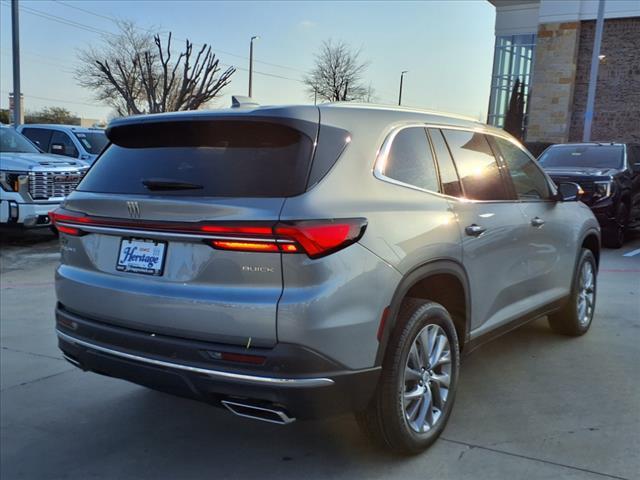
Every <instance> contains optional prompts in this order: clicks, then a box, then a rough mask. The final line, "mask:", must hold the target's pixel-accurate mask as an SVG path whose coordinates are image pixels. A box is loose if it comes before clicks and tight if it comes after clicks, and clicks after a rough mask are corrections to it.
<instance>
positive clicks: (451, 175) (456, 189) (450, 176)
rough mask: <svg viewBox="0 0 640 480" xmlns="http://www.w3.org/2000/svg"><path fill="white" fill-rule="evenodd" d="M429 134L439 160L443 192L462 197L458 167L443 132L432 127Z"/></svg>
mask: <svg viewBox="0 0 640 480" xmlns="http://www.w3.org/2000/svg"><path fill="white" fill-rule="evenodd" d="M429 136H430V137H431V144H432V145H433V149H434V151H435V152H436V161H437V162H438V169H439V170H440V183H441V184H442V193H444V194H445V195H450V196H452V197H461V196H462V187H461V186H460V179H459V178H458V173H457V172H456V167H455V165H454V164H453V159H452V158H451V154H450V153H449V148H447V144H446V142H445V141H444V137H443V136H442V132H441V131H440V130H438V129H437V128H430V129H429Z"/></svg>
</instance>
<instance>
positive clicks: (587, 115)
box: [582, 0, 604, 142]
mask: <svg viewBox="0 0 640 480" xmlns="http://www.w3.org/2000/svg"><path fill="white" fill-rule="evenodd" d="M603 28H604V0H600V2H599V3H598V17H597V19H596V37H595V39H594V40H593V54H592V55H591V72H589V89H588V90H587V107H586V108H585V111H584V129H583V130H582V141H583V142H590V141H591V125H592V124H593V110H594V105H595V103H596V85H597V83H598V67H599V66H600V44H601V43H602V30H603Z"/></svg>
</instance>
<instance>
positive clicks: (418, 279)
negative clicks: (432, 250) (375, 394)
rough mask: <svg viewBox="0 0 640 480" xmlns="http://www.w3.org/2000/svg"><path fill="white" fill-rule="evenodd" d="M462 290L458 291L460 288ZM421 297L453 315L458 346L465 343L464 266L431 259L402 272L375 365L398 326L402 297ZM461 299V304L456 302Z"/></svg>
mask: <svg viewBox="0 0 640 480" xmlns="http://www.w3.org/2000/svg"><path fill="white" fill-rule="evenodd" d="M460 290H461V291H460ZM408 297H414V298H423V299H425V300H427V299H428V300H432V301H434V302H438V303H440V304H442V305H443V306H444V307H445V308H447V310H448V311H449V313H450V314H451V316H452V318H453V322H454V325H455V327H456V331H457V333H458V341H459V342H460V348H461V349H462V348H463V346H464V345H465V344H466V343H467V340H468V338H469V331H470V322H471V298H470V288H469V279H468V276H467V273H466V270H465V269H464V267H463V266H462V265H461V264H460V263H458V262H457V261H455V260H448V259H446V260H445V259H443V260H434V261H431V262H429V263H426V264H423V265H420V266H419V267H416V268H414V269H413V270H411V271H410V272H408V273H407V274H405V275H404V277H403V278H402V280H401V281H400V283H399V284H398V286H397V288H396V291H395V293H394V294H393V297H392V300H391V303H390V305H389V311H388V314H387V319H386V321H385V324H384V329H383V331H382V333H381V338H380V344H379V346H378V352H377V354H376V362H375V365H376V366H379V365H382V362H383V360H384V357H385V353H386V350H387V346H388V344H389V340H390V338H391V335H392V333H393V332H394V330H395V329H396V327H397V325H398V313H399V311H400V306H401V305H402V302H403V301H404V299H405V298H408ZM460 301H462V302H463V305H462V306H461V305H459V302H460Z"/></svg>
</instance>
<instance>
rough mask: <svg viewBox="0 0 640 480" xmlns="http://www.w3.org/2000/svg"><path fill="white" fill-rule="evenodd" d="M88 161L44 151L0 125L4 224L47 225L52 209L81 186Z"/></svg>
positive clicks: (0, 224) (0, 203)
mask: <svg viewBox="0 0 640 480" xmlns="http://www.w3.org/2000/svg"><path fill="white" fill-rule="evenodd" d="M87 168H88V165H87V164H86V163H85V162H82V161H78V160H74V159H71V158H64V157H59V156H57V155H46V154H44V153H41V152H40V151H39V150H38V149H37V148H36V147H35V145H33V144H32V143H31V142H30V141H29V140H27V139H26V138H25V137H24V136H22V135H21V134H19V133H18V132H16V131H15V130H14V129H13V127H9V126H0V227H4V228H9V227H11V228H12V227H25V228H33V227H47V226H50V225H51V221H50V218H49V212H51V210H54V209H55V208H56V207H58V205H59V204H60V202H61V201H62V200H63V199H64V197H65V196H66V195H68V194H69V193H71V191H72V190H73V189H74V188H75V187H76V186H77V185H78V183H79V182H80V179H81V178H82V176H83V175H84V173H85V172H86V170H87Z"/></svg>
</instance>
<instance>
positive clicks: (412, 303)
mask: <svg viewBox="0 0 640 480" xmlns="http://www.w3.org/2000/svg"><path fill="white" fill-rule="evenodd" d="M428 325H437V326H438V327H440V328H441V329H442V331H444V333H445V335H446V337H447V339H448V341H449V352H450V364H449V365H450V366H449V368H450V372H449V378H450V382H449V388H448V395H447V397H446V401H445V402H444V406H443V407H442V409H441V410H440V415H439V417H438V418H437V420H436V421H435V422H434V424H433V425H432V426H431V427H430V429H429V430H427V431H426V432H421V433H418V432H416V431H414V430H413V429H412V428H411V426H410V425H409V422H408V421H407V419H406V417H405V410H404V408H405V407H404V400H403V397H404V394H405V379H404V376H405V373H404V372H405V366H406V365H407V358H408V355H409V350H410V349H411V348H412V346H413V343H414V341H415V339H416V338H417V336H418V334H419V333H420V332H421V331H423V329H424V328H425V327H427V326H428ZM431 328H432V327H431ZM438 331H440V330H438ZM459 352H460V348H459V344H458V336H457V334H456V329H455V326H454V324H453V321H452V320H451V316H450V315H449V312H447V310H446V309H445V308H444V307H443V306H442V305H440V304H438V303H435V302H429V301H424V300H419V299H412V298H410V299H407V300H405V301H404V303H403V305H402V307H401V309H400V312H399V313H398V321H397V324H396V328H395V330H394V332H393V333H392V335H391V338H390V339H389V345H388V347H387V352H386V354H385V360H384V363H383V366H382V374H381V378H380V382H379V384H378V388H377V390H376V393H375V395H374V398H373V400H372V402H371V404H370V405H369V407H368V408H367V410H365V411H364V412H359V413H357V414H356V418H357V420H358V423H359V425H360V427H361V428H362V430H363V431H364V432H365V433H366V434H367V435H368V436H369V437H370V438H371V439H372V440H373V441H374V442H375V443H377V444H378V445H381V446H384V447H386V448H388V449H391V450H392V451H395V452H398V453H405V454H409V453H418V452H421V451H423V450H424V449H426V448H427V447H429V446H430V445H431V444H432V443H433V442H435V440H436V439H437V438H438V436H439V435H440V433H442V431H443V430H444V427H445V425H446V424H447V421H448V419H449V415H450V414H451V409H452V407H453V403H454V399H455V392H456V387H457V384H458V370H459V368H460V353H459ZM434 370H435V368H434ZM421 385H422V383H421ZM438 391H440V390H438ZM430 405H433V404H430ZM416 410H417V408H416Z"/></svg>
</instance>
